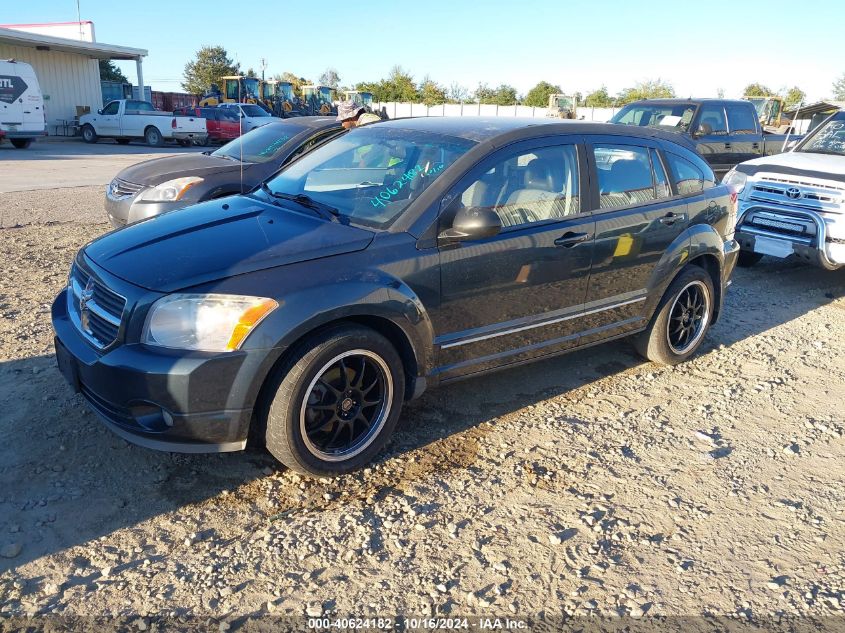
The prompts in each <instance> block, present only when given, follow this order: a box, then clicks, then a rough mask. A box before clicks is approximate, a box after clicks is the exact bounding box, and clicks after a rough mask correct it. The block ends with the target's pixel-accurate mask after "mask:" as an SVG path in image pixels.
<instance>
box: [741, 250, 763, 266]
mask: <svg viewBox="0 0 845 633" xmlns="http://www.w3.org/2000/svg"><path fill="white" fill-rule="evenodd" d="M761 259H763V255H762V254H760V253H755V252H753V251H739V257H737V259H736V265H737V266H742V267H743V268H751V267H752V266H753V265H754V264H756V263H757V262H759V261H760V260H761Z"/></svg>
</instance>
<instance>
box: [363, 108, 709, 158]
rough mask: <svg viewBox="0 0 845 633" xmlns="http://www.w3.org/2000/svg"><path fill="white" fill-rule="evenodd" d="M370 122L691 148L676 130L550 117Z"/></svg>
mask: <svg viewBox="0 0 845 633" xmlns="http://www.w3.org/2000/svg"><path fill="white" fill-rule="evenodd" d="M372 125H378V126H379V127H382V126H384V127H392V128H396V129H400V128H401V129H406V130H417V131H420V132H431V133H436V134H445V135H448V136H456V137H459V138H465V139H467V140H471V141H476V142H478V143H483V142H487V141H489V142H491V143H493V144H495V145H498V144H499V142H513V141H518V140H520V139H522V138H525V139H528V138H534V137H537V136H547V135H551V134H591V135H610V136H627V137H634V138H658V139H663V140H667V141H671V142H673V143H677V144H678V145H681V146H683V147H686V148H687V149H692V150H693V151H694V150H695V146H694V145H693V144H692V142H691V141H690V140H689V139H687V138H686V137H685V136H684V135H683V134H680V133H678V132H670V131H665V130H658V129H654V128H648V127H639V126H638V127H631V126H627V125H617V124H615V123H596V122H593V121H574V120H565V119H555V118H551V117H549V118H546V117H537V118H526V117H460V116H457V117H417V118H408V119H393V120H391V121H383V122H381V123H375V124H372Z"/></svg>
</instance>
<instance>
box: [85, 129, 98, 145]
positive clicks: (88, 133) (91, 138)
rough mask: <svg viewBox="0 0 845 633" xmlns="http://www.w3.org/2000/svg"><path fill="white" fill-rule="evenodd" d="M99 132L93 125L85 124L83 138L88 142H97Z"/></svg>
mask: <svg viewBox="0 0 845 633" xmlns="http://www.w3.org/2000/svg"><path fill="white" fill-rule="evenodd" d="M98 138H99V137H98V136H97V132H96V131H95V130H94V127H93V126H91V125H83V126H82V140H83V141H85V142H86V143H96V142H97V139H98Z"/></svg>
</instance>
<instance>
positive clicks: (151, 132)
mask: <svg viewBox="0 0 845 633" xmlns="http://www.w3.org/2000/svg"><path fill="white" fill-rule="evenodd" d="M144 141H146V143H147V145H149V146H150V147H161V146H162V145H164V137H163V136H162V135H161V132H159V131H158V128H156V127H153V126H150V127H148V128H147V129H146V130H144Z"/></svg>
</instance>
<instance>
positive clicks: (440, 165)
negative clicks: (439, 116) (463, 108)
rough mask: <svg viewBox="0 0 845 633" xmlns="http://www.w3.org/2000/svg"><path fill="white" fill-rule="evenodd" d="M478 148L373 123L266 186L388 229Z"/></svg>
mask: <svg viewBox="0 0 845 633" xmlns="http://www.w3.org/2000/svg"><path fill="white" fill-rule="evenodd" d="M474 145H475V142H474V141H468V140H466V139H462V138H456V137H453V136H444V135H440V134H432V133H429V132H419V131H413V130H403V129H397V128H395V127H392V126H391V127H386V126H379V125H372V126H367V127H364V128H358V129H353V130H351V131H349V132H348V133H347V134H345V135H343V136H341V137H340V138H337V139H335V140H333V141H329V142H328V143H326V144H325V145H323V146H322V147H318V148H317V149H315V150H314V151H312V152H311V153H310V154H306V155H305V156H304V157H303V158H301V159H300V160H298V161H296V162H295V163H293V164H291V165H290V167H288V168H286V169H284V170H283V171H282V172H281V173H279V174H278V175H277V176H275V177H274V178H272V179H271V180H269V181H267V185H268V186H269V188H270V189H271V190H272V191H273V192H274V193H285V194H289V195H299V194H305V195H307V196H309V197H310V198H312V199H313V200H315V201H317V202H319V203H323V204H326V205H329V206H331V207H334V208H335V209H337V210H338V213H339V214H340V216H341V217H342V218H347V219H348V220H349V221H351V222H352V223H355V224H361V225H364V226H369V227H373V228H379V229H383V228H386V227H388V226H389V225H390V224H391V223H393V221H394V220H396V218H398V217H399V216H400V215H401V213H402V212H403V211H404V210H405V209H407V208H408V206H409V205H410V204H411V203H412V202H413V201H414V200H416V199H417V198H418V197H419V196H420V194H421V193H422V192H423V191H425V189H426V188H427V187H428V186H429V185H430V184H431V183H432V182H433V181H434V180H435V179H437V178H438V176H439V175H440V174H442V173H443V171H444V170H446V169H448V168H449V166H450V165H451V164H452V163H454V162H455V161H456V160H457V159H458V158H460V157H461V156H462V155H463V154H465V153H466V152H467V151H468V150H469V149H470V148H471V147H473V146H474Z"/></svg>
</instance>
